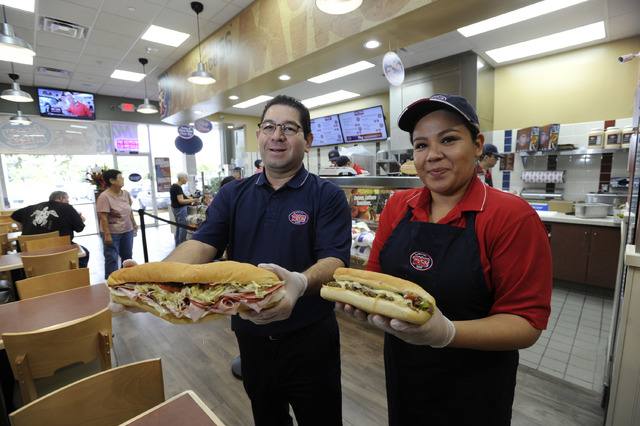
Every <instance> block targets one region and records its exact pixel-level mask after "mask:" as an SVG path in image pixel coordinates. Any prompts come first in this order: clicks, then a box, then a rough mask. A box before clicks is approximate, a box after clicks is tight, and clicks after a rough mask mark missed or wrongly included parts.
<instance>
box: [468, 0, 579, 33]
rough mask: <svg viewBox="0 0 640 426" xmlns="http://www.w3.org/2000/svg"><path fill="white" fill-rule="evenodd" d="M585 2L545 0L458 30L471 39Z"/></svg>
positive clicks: (576, 0)
mask: <svg viewBox="0 0 640 426" xmlns="http://www.w3.org/2000/svg"><path fill="white" fill-rule="evenodd" d="M585 1H587V0H544V1H541V2H538V3H534V4H532V5H529V6H525V7H522V8H520V9H516V10H513V11H511V12H507V13H503V14H502V15H498V16H494V17H493V18H489V19H485V20H484V21H480V22H476V23H475V24H471V25H467V26H466V27H462V28H458V32H459V33H460V34H462V35H463V36H465V37H471V36H474V35H478V34H482V33H486V32H488V31H492V30H496V29H498V28H502V27H506V26H507V25H513V24H517V23H518V22H522V21H526V20H528V19H533V18H536V17H538V16H542V15H546V14H547V13H551V12H555V11H557V10H560V9H564V8H567V7H569V6H573V5H576V4H579V3H584V2H585Z"/></svg>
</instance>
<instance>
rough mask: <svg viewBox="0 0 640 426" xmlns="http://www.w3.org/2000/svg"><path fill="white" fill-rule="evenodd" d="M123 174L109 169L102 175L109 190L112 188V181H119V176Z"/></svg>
mask: <svg viewBox="0 0 640 426" xmlns="http://www.w3.org/2000/svg"><path fill="white" fill-rule="evenodd" d="M121 174H122V172H121V171H120V170H116V169H109V170H106V171H104V173H102V177H104V182H105V183H106V184H107V188H108V187H110V186H111V179H118V175H121Z"/></svg>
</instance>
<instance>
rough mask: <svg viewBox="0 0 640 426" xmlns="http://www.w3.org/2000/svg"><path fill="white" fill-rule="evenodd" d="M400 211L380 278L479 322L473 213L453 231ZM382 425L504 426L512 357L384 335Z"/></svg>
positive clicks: (480, 285)
mask: <svg viewBox="0 0 640 426" xmlns="http://www.w3.org/2000/svg"><path fill="white" fill-rule="evenodd" d="M412 217H413V211H412V209H411V208H409V210H408V211H407V214H406V215H405V216H404V218H403V219H402V220H401V221H400V223H398V226H396V228H395V229H394V230H393V232H392V233H391V235H390V236H389V239H388V240H387V242H386V243H385V245H384V246H383V248H382V250H381V251H380V267H381V269H382V272H384V273H386V274H390V275H394V276H396V277H400V278H403V279H406V280H409V281H413V282H415V283H416V284H419V285H420V286H421V287H423V288H424V289H425V290H427V291H428V292H429V293H430V294H431V295H432V296H433V297H434V298H435V300H436V305H437V306H438V308H439V309H440V310H441V311H442V313H443V314H444V316H446V317H447V318H449V319H450V320H452V321H455V320H471V319H477V318H484V317H486V316H487V315H488V313H489V311H490V309H491V306H492V304H493V297H492V295H491V294H490V292H489V290H488V288H487V285H486V283H485V279H484V274H483V272H482V264H481V261H480V250H479V248H478V242H477V238H476V234H475V213H474V212H469V213H467V226H466V228H460V227H457V226H451V225H442V224H437V223H428V222H412V221H411V218H412ZM384 354H385V373H386V384H387V401H388V410H389V424H390V425H397V426H407V425H417V424H429V425H430V426H431V425H433V426H440V425H446V426H454V425H464V426H468V425H491V426H497V425H509V424H510V422H511V406H512V404H513V394H514V389H515V381H516V372H517V369H518V351H515V350H514V351H478V350H471V349H459V348H442V349H434V348H431V347H430V346H419V345H412V344H409V343H406V342H404V341H403V340H400V339H398V338H397V337H395V336H392V335H390V334H386V335H385V344H384Z"/></svg>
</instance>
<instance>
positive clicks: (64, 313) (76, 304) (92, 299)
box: [0, 284, 179, 425]
mask: <svg viewBox="0 0 640 426" xmlns="http://www.w3.org/2000/svg"><path fill="white" fill-rule="evenodd" d="M109 299H110V298H109V288H108V287H107V285H106V284H96V285H90V286H86V287H80V288H75V289H73V290H66V291H61V292H59V293H53V294H48V295H46V296H40V297H34V298H32V299H25V300H19V301H17V302H11V303H5V304H2V305H0V351H2V353H3V354H4V353H5V352H4V343H3V342H2V340H1V338H2V334H3V333H20V332H25V331H35V330H41V329H43V328H47V327H53V326H56V325H58V324H63V323H65V322H69V321H74V320H77V319H80V318H85V317H88V316H89V315H93V314H95V313H97V312H100V311H101V310H103V309H104V308H106V307H107V306H108V305H109ZM3 359H4V361H5V362H3V363H2V364H1V365H0V369H1V370H2V371H0V373H1V374H0V383H1V385H0V425H8V424H9V420H8V415H7V409H6V403H5V399H4V398H5V396H4V391H3V388H4V390H8V393H9V394H12V389H13V380H14V378H13V374H11V367H10V366H9V363H8V359H7V358H6V355H5V356H4V357H3ZM5 363H6V365H5ZM177 424H179V423H177Z"/></svg>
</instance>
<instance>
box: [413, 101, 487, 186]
mask: <svg viewBox="0 0 640 426" xmlns="http://www.w3.org/2000/svg"><path fill="white" fill-rule="evenodd" d="M483 143H484V135H482V134H479V135H478V136H477V137H476V140H471V133H470V132H469V129H467V127H466V126H465V125H464V123H463V122H462V118H461V117H459V116H458V115H457V114H456V113H454V112H451V111H447V110H438V111H434V112H432V113H430V114H427V115H426V116H424V117H423V118H422V119H421V120H420V121H418V123H417V124H416V126H415V129H414V131H413V160H414V163H415V166H416V170H417V171H418V175H419V176H420V180H421V181H422V183H424V184H425V185H426V186H427V187H428V188H429V189H430V190H431V192H432V193H434V195H435V194H438V195H443V196H460V198H462V195H464V192H465V191H466V190H467V188H468V186H469V183H470V182H471V178H472V177H473V176H474V174H475V160H476V158H477V157H478V156H480V154H481V153H482V145H483Z"/></svg>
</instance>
